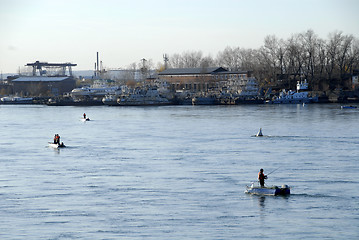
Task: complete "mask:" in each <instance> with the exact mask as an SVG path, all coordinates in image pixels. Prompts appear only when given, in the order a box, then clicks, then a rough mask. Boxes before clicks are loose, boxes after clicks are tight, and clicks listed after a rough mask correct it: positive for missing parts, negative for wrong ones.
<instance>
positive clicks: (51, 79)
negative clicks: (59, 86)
mask: <svg viewBox="0 0 359 240" xmlns="http://www.w3.org/2000/svg"><path fill="white" fill-rule="evenodd" d="M68 78H71V77H19V78H16V79H14V80H12V81H13V82H61V81H63V80H65V79H68Z"/></svg>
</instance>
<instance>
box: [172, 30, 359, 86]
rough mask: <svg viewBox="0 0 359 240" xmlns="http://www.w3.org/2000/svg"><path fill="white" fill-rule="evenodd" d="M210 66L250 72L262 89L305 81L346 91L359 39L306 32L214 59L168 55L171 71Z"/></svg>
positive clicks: (357, 65)
mask: <svg viewBox="0 0 359 240" xmlns="http://www.w3.org/2000/svg"><path fill="white" fill-rule="evenodd" d="M210 66H222V67H225V68H227V69H229V70H231V71H237V70H250V71H253V75H254V76H255V77H256V78H257V79H258V80H259V82H260V84H262V85H266V86H268V85H282V86H283V87H287V88H293V87H294V86H295V84H296V81H297V80H304V79H307V80H308V82H309V84H310V87H311V88H312V90H328V89H331V90H333V89H335V88H341V89H348V88H350V87H351V75H352V74H353V71H354V70H357V69H359V40H358V39H357V38H355V37H354V36H353V35H345V34H343V33H342V32H333V33H330V34H329V36H328V39H322V38H319V37H318V35H317V34H315V33H314V31H313V30H308V31H306V32H304V33H299V34H294V35H292V36H291V37H290V38H288V39H286V40H285V39H279V38H277V37H276V36H274V35H270V36H267V37H266V38H265V39H264V45H263V46H261V47H260V48H259V49H245V48H241V47H226V48H225V49H224V50H223V51H221V52H219V53H218V54H217V56H216V57H215V58H213V57H212V56H204V55H203V53H202V52H201V51H192V52H184V53H182V54H173V55H171V56H169V67H172V68H194V67H210Z"/></svg>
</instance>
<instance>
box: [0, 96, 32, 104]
mask: <svg viewBox="0 0 359 240" xmlns="http://www.w3.org/2000/svg"><path fill="white" fill-rule="evenodd" d="M32 101H33V98H24V97H2V98H0V104H31V103H32Z"/></svg>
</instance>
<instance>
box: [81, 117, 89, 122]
mask: <svg viewBox="0 0 359 240" xmlns="http://www.w3.org/2000/svg"><path fill="white" fill-rule="evenodd" d="M81 121H83V122H87V121H90V118H81Z"/></svg>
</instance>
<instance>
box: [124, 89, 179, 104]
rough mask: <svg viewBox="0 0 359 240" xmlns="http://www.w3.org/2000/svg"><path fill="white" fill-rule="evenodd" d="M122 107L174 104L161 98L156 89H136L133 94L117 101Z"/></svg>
mask: <svg viewBox="0 0 359 240" xmlns="http://www.w3.org/2000/svg"><path fill="white" fill-rule="evenodd" d="M117 103H118V105H120V106H160V105H170V104H172V103H171V102H170V101H169V100H168V99H167V98H165V97H163V96H161V95H160V94H159V92H158V91H157V89H156V88H150V89H136V90H135V91H134V92H133V93H130V94H124V95H121V96H120V97H119V98H118V99H117Z"/></svg>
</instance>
